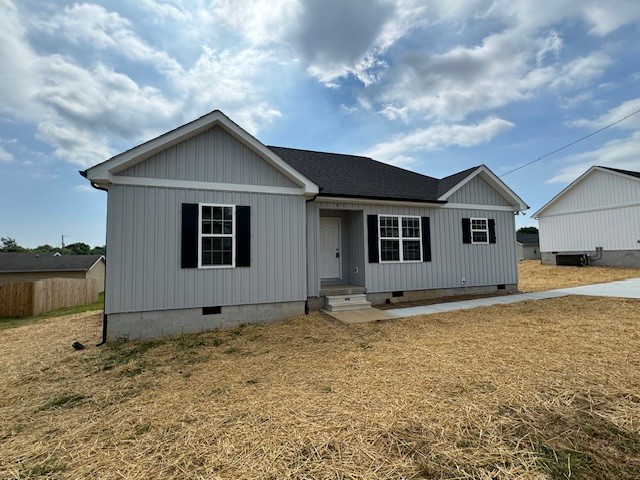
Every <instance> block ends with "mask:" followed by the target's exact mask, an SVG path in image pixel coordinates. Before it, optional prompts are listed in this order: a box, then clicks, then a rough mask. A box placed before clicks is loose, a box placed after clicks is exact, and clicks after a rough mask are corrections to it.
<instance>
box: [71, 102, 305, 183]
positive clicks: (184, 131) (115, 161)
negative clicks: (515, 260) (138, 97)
mask: <svg viewBox="0 0 640 480" xmlns="http://www.w3.org/2000/svg"><path fill="white" fill-rule="evenodd" d="M214 126H219V127H221V128H223V129H224V130H225V131H226V132H227V133H229V134H230V135H232V136H233V137H234V138H236V139H237V140H238V141H240V142H242V143H243V144H244V145H245V146H246V147H248V148H250V149H251V150H253V151H254V152H256V153H257V154H258V155H260V157H262V158H263V159H264V160H265V161H267V162H268V163H269V164H270V165H271V166H272V167H274V168H275V169H276V170H278V171H279V172H280V173H282V174H283V175H285V176H286V177H288V178H290V179H291V180H292V181H294V182H295V183H296V184H297V185H299V186H300V187H302V188H303V189H304V193H305V194H315V193H318V187H317V185H315V184H314V183H313V182H312V181H310V180H309V179H308V178H306V177H305V176H304V175H303V174H302V173H300V172H299V171H297V170H295V169H294V168H292V167H291V166H290V165H289V164H288V163H287V162H284V161H283V160H282V159H281V158H280V157H278V155H276V154H274V152H273V151H271V150H269V149H268V148H267V147H266V146H264V145H263V144H262V143H261V142H260V141H258V140H257V139H256V138H255V137H253V136H252V135H250V134H249V133H247V132H246V131H245V130H244V129H242V128H241V127H240V126H238V125H237V124H236V123H235V122H233V121H232V120H231V119H230V118H229V117H227V116H226V115H224V114H223V113H222V112H221V111H220V110H215V111H213V112H211V113H209V114H207V115H204V116H202V117H200V118H199V119H197V120H194V121H192V122H189V123H187V124H185V125H182V126H181V127H178V128H176V129H174V130H171V131H169V132H167V133H165V134H163V135H160V136H159V137H156V138H154V139H152V140H149V141H148V142H145V143H143V144H141V145H138V146H137V147H134V148H132V149H130V150H127V151H126V152H123V153H121V154H119V155H116V156H115V157H112V158H110V159H109V160H106V161H105V162H102V163H100V164H98V165H95V166H93V167H91V168H89V169H87V170H86V171H84V172H81V173H82V174H83V175H84V176H86V177H87V178H88V179H89V180H91V181H92V182H93V183H95V184H97V185H99V186H108V185H109V184H110V183H111V180H112V178H113V176H114V175H117V174H118V173H120V172H122V171H124V170H127V169H130V168H131V167H133V166H135V165H137V164H139V163H140V162H143V161H145V160H147V159H148V158H150V157H152V156H154V155H156V154H158V153H160V152H162V151H164V150H167V149H168V148H170V147H173V146H174V145H177V144H178V143H180V142H184V141H185V140H187V139H189V138H192V137H194V136H196V135H198V134H200V133H202V132H204V131H205V130H207V129H210V128H212V127H214Z"/></svg>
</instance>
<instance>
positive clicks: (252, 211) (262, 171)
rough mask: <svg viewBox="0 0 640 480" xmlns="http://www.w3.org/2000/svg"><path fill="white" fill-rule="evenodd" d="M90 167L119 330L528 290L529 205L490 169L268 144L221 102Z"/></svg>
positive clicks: (193, 327) (176, 329)
mask: <svg viewBox="0 0 640 480" xmlns="http://www.w3.org/2000/svg"><path fill="white" fill-rule="evenodd" d="M81 174H82V175H83V176H85V177H86V178H87V179H89V180H90V181H91V184H92V185H93V186H94V187H96V188H99V189H103V190H106V191H108V203H107V248H108V250H109V262H108V264H107V280H106V292H105V295H106V298H105V319H104V324H103V327H104V328H103V333H104V339H105V340H112V339H118V338H128V339H136V338H149V337H154V336H161V335H172V334H181V333H187V332H198V331H202V330H208V329H212V328H216V327H219V326H223V325H234V324H239V323H246V322H259V321H267V320H271V319H277V318H283V317H287V316H292V315H298V314H303V313H304V312H305V311H308V310H309V309H318V308H322V307H324V306H325V304H326V302H327V297H329V300H330V301H331V300H333V301H336V302H338V303H340V302H342V303H345V302H354V303H362V304H366V305H370V303H374V304H379V303H383V302H386V301H387V300H389V301H391V300H393V301H395V300H397V299H407V298H419V297H421V296H422V297H429V296H435V295H445V294H446V295H451V294H455V293H456V292H461V293H465V292H469V293H471V292H485V291H495V290H515V289H516V286H517V282H518V278H517V266H516V252H515V221H514V215H515V213H517V212H519V211H522V210H524V209H527V208H528V207H527V205H526V204H525V203H524V202H523V201H522V199H520V197H518V196H517V195H516V194H515V193H514V192H513V191H512V190H511V189H510V188H509V187H508V186H507V185H505V184H504V183H503V182H502V181H501V180H500V179H499V178H498V177H497V176H496V175H495V174H493V173H492V172H491V170H489V169H488V168H487V167H486V166H483V165H481V166H478V167H474V168H470V169H468V170H465V171H463V172H459V173H456V174H454V175H451V176H449V177H446V178H443V179H436V178H432V177H428V176H425V175H420V174H418V173H415V172H411V171H408V170H403V169H401V168H398V167H394V166H391V165H388V164H385V163H381V162H377V161H375V160H372V159H370V158H366V157H361V156H355V155H343V154H336V153H323V152H316V151H308V150H299V149H291V148H283V147H267V146H265V145H263V144H262V143H260V141H258V140H257V139H256V138H254V137H253V136H251V135H250V134H249V133H247V132H246V131H245V130H243V129H242V128H241V127H239V126H238V125H237V124H235V123H234V122H233V121H232V120H231V119H229V118H228V117H227V116H225V115H224V114H223V113H222V112H220V111H217V110H216V111H214V112H211V113H209V114H207V115H205V116H203V117H201V118H199V119H197V120H195V121H193V122H190V123H188V124H186V125H183V126H181V127H179V128H177V129H175V130H172V131H170V132H168V133H165V134H164V135H161V136H159V137H157V138H155V139H153V140H150V141H148V142H146V143H143V144H142V145H139V146H137V147H135V148H132V149H131V150H128V151H126V152H124V153H121V154H119V155H116V156H115V157H113V158H111V159H109V160H107V161H105V162H103V163H101V164H98V165H96V166H94V167H91V168H89V169H88V170H86V171H84V172H81ZM336 298H337V299H338V300H336Z"/></svg>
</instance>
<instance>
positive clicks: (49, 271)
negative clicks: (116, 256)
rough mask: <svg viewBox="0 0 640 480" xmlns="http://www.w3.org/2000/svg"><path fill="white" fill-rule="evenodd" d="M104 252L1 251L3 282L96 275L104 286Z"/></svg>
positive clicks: (99, 287) (102, 287)
mask: <svg viewBox="0 0 640 480" xmlns="http://www.w3.org/2000/svg"><path fill="white" fill-rule="evenodd" d="M104 277H105V260H104V257H103V256H102V255H60V254H59V253H49V252H46V253H44V252H41V253H34V252H24V253H4V252H3V253H0V283H16V282H33V281H34V280H42V279H45V278H85V279H95V280H96V281H97V283H98V291H99V292H102V291H103V290H104Z"/></svg>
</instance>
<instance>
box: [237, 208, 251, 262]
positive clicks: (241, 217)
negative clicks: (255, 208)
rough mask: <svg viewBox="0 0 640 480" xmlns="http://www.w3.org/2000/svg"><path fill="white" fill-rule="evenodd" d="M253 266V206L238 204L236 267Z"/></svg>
mask: <svg viewBox="0 0 640 480" xmlns="http://www.w3.org/2000/svg"><path fill="white" fill-rule="evenodd" d="M250 266H251V207H248V206H241V205H237V206H236V267H250Z"/></svg>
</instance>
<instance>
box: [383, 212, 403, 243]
mask: <svg viewBox="0 0 640 480" xmlns="http://www.w3.org/2000/svg"><path fill="white" fill-rule="evenodd" d="M380 236H381V237H383V238H384V237H394V238H397V237H399V236H400V229H399V228H398V217H380Z"/></svg>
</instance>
